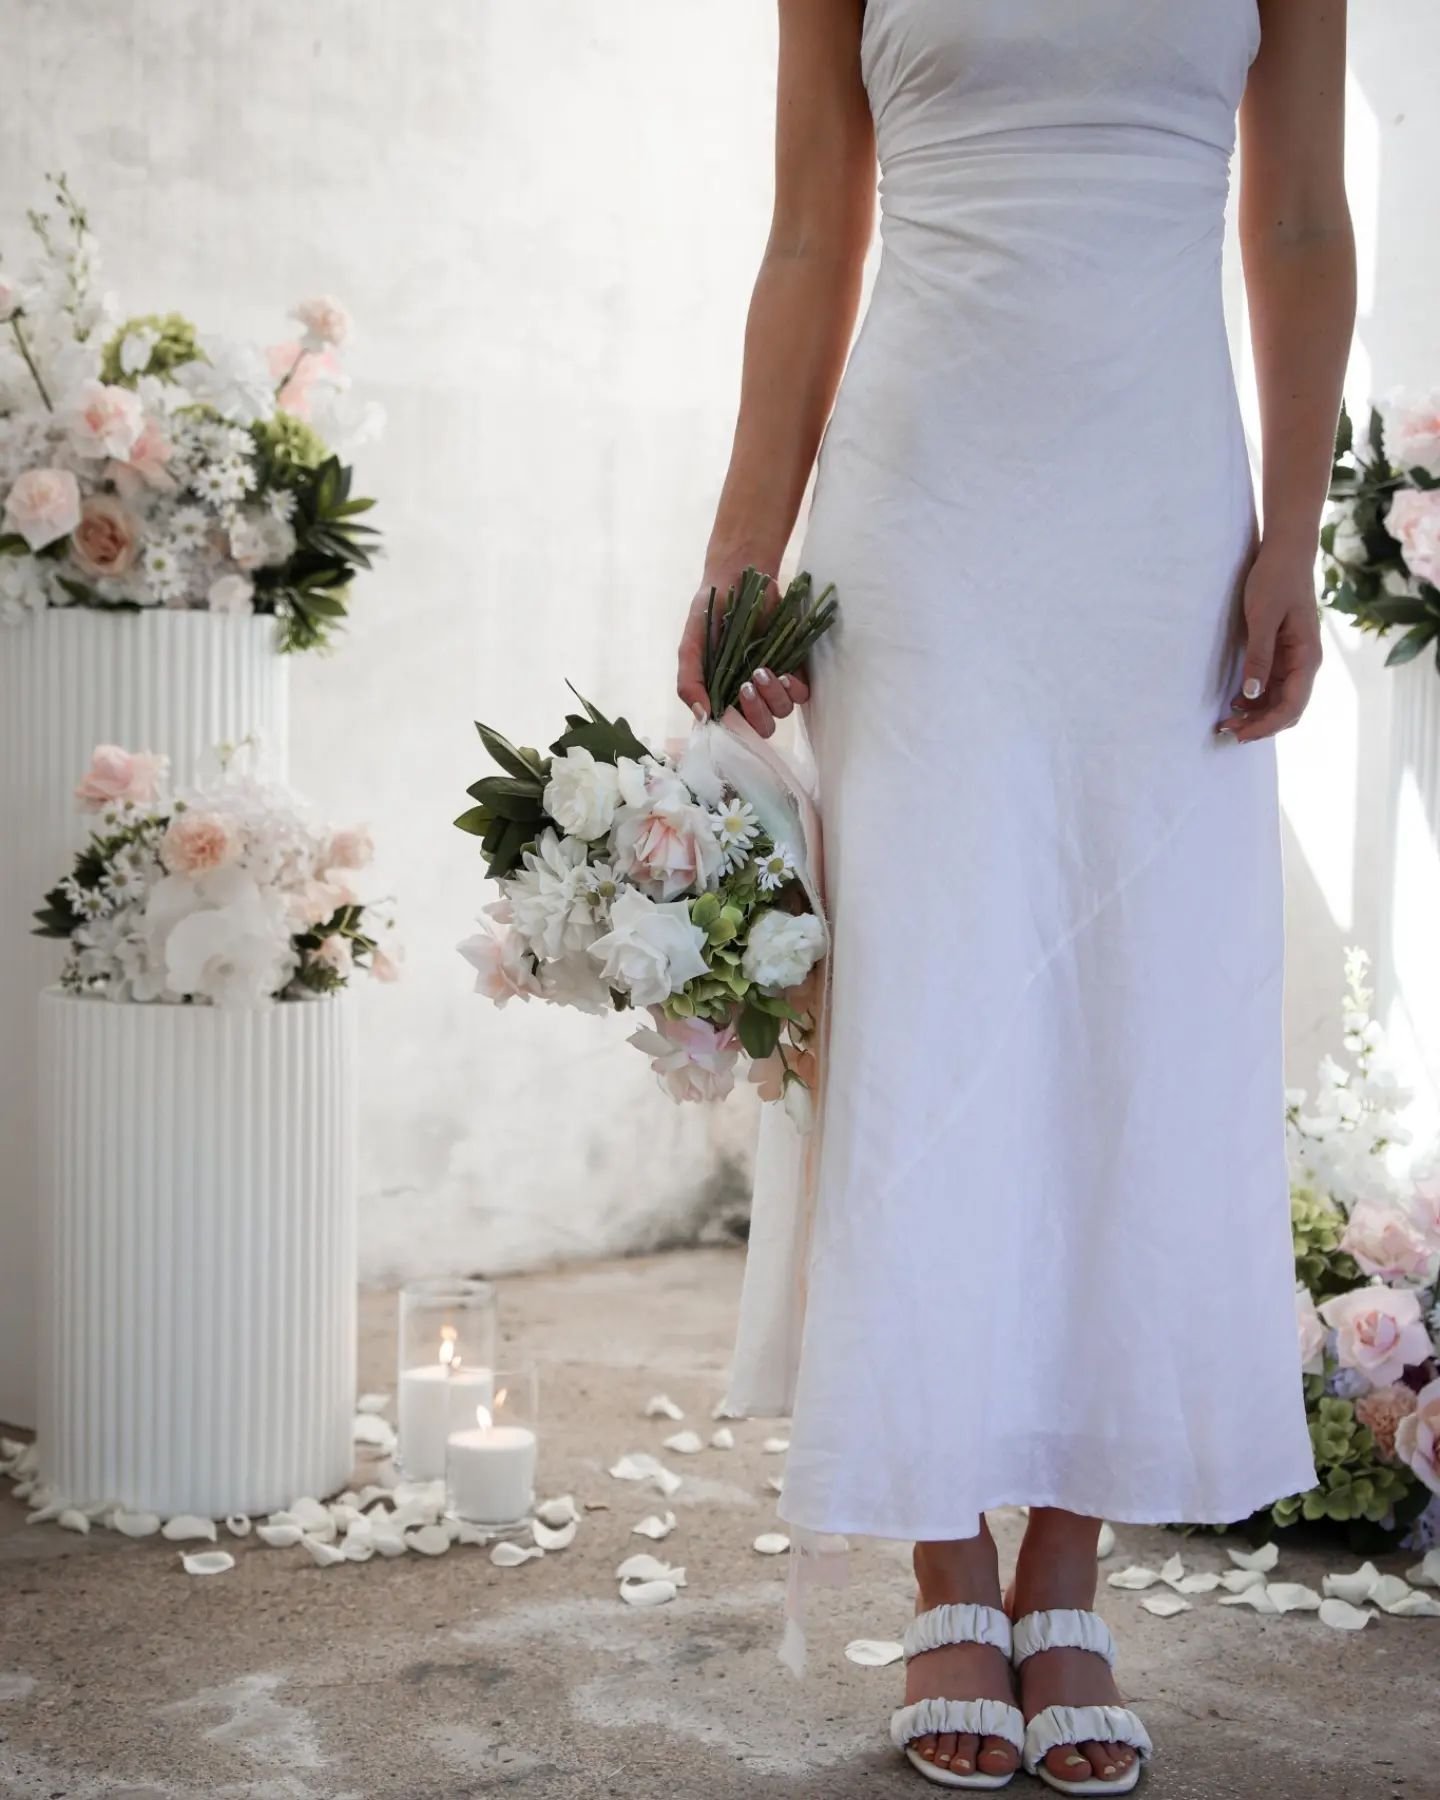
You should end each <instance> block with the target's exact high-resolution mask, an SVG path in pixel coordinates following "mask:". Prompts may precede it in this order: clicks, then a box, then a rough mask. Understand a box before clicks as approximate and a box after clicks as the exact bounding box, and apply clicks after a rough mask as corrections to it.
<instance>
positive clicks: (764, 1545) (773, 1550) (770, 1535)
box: [751, 1531, 790, 1556]
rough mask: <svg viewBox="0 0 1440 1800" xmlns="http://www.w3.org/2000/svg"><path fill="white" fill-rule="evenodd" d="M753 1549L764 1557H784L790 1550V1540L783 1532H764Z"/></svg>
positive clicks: (753, 1545)
mask: <svg viewBox="0 0 1440 1800" xmlns="http://www.w3.org/2000/svg"><path fill="white" fill-rule="evenodd" d="M751 1548H752V1549H754V1550H758V1551H759V1552H760V1554H761V1555H762V1556H783V1555H784V1554H785V1552H786V1551H787V1550H788V1549H789V1548H790V1540H789V1538H788V1537H786V1536H785V1534H784V1532H783V1531H762V1532H761V1533H760V1535H759V1537H757V1538H756V1540H755V1542H754V1543H753V1544H752V1545H751Z"/></svg>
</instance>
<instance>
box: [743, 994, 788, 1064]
mask: <svg viewBox="0 0 1440 1800" xmlns="http://www.w3.org/2000/svg"><path fill="white" fill-rule="evenodd" d="M739 1032H740V1042H741V1044H742V1045H743V1046H744V1048H745V1054H746V1055H747V1056H751V1057H753V1058H754V1059H755V1060H756V1061H757V1062H761V1061H763V1060H764V1059H765V1057H767V1056H772V1055H773V1054H774V1052H775V1046H776V1045H777V1044H778V1043H779V1042H780V1020H779V1019H777V1018H776V1017H775V1015H774V1014H773V1013H770V1012H762V1011H761V1010H760V1008H759V1007H757V1006H756V1005H755V1004H754V1003H753V1001H751V1002H747V1004H746V1006H745V1007H744V1009H743V1011H742V1012H741V1014H740V1021H739Z"/></svg>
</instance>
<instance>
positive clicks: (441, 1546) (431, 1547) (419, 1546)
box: [306, 1525, 450, 1556]
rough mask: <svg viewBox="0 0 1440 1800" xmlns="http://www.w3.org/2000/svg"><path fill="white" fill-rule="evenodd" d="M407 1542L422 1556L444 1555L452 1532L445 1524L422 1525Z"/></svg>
mask: <svg viewBox="0 0 1440 1800" xmlns="http://www.w3.org/2000/svg"><path fill="white" fill-rule="evenodd" d="M306 1542H307V1543H308V1542H309V1539H308V1538H307V1539H306ZM405 1542H406V1543H407V1544H408V1545H409V1546H410V1548H411V1549H412V1550H418V1551H419V1552H420V1554H421V1555H422V1556H443V1555H444V1554H445V1552H446V1551H447V1550H448V1549H449V1548H450V1533H449V1532H448V1531H447V1530H446V1529H445V1527H444V1526H443V1525H422V1526H420V1528H419V1529H418V1530H417V1531H407V1532H406V1533H405Z"/></svg>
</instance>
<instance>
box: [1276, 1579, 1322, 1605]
mask: <svg viewBox="0 0 1440 1800" xmlns="http://www.w3.org/2000/svg"><path fill="white" fill-rule="evenodd" d="M1265 1592H1266V1594H1267V1595H1268V1596H1269V1599H1270V1604H1271V1605H1272V1606H1273V1607H1274V1608H1275V1610H1276V1612H1279V1613H1288V1612H1319V1610H1320V1596H1319V1595H1318V1594H1317V1593H1316V1592H1315V1590H1314V1588H1309V1587H1305V1586H1304V1585H1303V1583H1301V1582H1298V1581H1272V1582H1269V1583H1267V1585H1266V1588H1265Z"/></svg>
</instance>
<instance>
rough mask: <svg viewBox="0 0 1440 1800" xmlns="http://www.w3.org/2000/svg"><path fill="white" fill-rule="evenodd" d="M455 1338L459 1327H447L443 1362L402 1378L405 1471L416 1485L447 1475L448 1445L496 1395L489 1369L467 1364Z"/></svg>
mask: <svg viewBox="0 0 1440 1800" xmlns="http://www.w3.org/2000/svg"><path fill="white" fill-rule="evenodd" d="M455 1339H456V1332H455V1327H454V1326H453V1325H447V1326H445V1328H444V1330H443V1331H442V1332H441V1334H440V1350H439V1355H438V1357H437V1360H436V1361H435V1362H433V1363H421V1364H419V1365H418V1366H417V1367H416V1368H413V1369H405V1370H404V1371H402V1373H401V1376H400V1466H401V1468H403V1469H404V1471H405V1473H406V1474H407V1475H408V1476H409V1477H410V1479H411V1480H412V1481H435V1480H438V1479H439V1477H440V1476H442V1475H443V1474H444V1473H445V1440H446V1439H447V1438H448V1437H449V1435H450V1433H451V1432H452V1431H454V1430H456V1429H457V1428H458V1427H460V1426H462V1425H463V1424H464V1423H465V1422H466V1421H467V1420H468V1419H470V1418H471V1417H473V1415H474V1411H475V1407H476V1406H477V1405H484V1406H488V1405H489V1404H490V1401H491V1398H492V1397H493V1395H494V1392H495V1378H494V1376H493V1374H492V1373H491V1371H490V1370H489V1369H481V1368H475V1369H467V1368H465V1367H464V1366H463V1365H462V1363H461V1360H460V1355H459V1352H458V1351H457V1350H456V1348H455Z"/></svg>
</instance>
